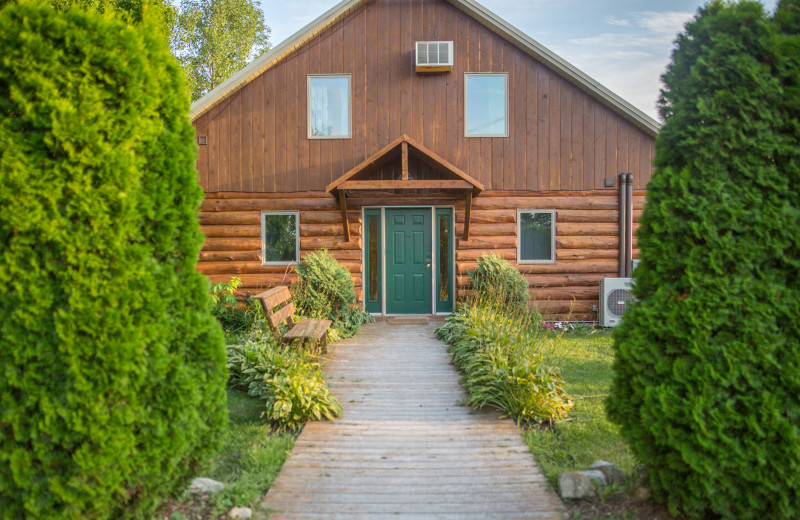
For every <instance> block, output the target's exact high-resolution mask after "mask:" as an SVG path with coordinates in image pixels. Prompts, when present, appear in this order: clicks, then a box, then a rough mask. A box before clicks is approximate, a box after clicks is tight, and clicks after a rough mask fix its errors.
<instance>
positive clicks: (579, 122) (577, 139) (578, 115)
mask: <svg viewBox="0 0 800 520" xmlns="http://www.w3.org/2000/svg"><path fill="white" fill-rule="evenodd" d="M570 90H571V91H572V111H571V116H572V121H571V125H570V130H571V132H572V134H571V135H572V138H571V141H570V188H569V189H571V190H580V189H583V187H584V184H583V168H584V165H583V153H584V152H583V146H584V137H585V135H586V129H585V128H584V126H583V93H582V92H581V91H579V90H578V89H577V88H575V87H572V86H570Z"/></svg>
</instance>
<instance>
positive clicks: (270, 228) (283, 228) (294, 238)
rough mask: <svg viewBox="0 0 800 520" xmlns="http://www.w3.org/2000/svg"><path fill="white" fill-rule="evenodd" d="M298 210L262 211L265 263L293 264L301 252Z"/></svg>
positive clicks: (262, 244) (262, 238) (262, 241)
mask: <svg viewBox="0 0 800 520" xmlns="http://www.w3.org/2000/svg"><path fill="white" fill-rule="evenodd" d="M299 224H300V218H299V214H298V212H296V211H262V212H261V259H262V263H263V264H293V263H296V262H297V261H298V255H299V253H300V244H299V237H300V233H299V230H298V227H299Z"/></svg>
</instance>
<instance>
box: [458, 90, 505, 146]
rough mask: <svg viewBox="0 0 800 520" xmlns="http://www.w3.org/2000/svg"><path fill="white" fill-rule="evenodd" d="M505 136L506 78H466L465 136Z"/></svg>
mask: <svg viewBox="0 0 800 520" xmlns="http://www.w3.org/2000/svg"><path fill="white" fill-rule="evenodd" d="M505 134H506V76H505V75H502V76H488V75H477V76H467V135H505Z"/></svg>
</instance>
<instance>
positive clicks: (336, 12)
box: [190, 0, 661, 137]
mask: <svg viewBox="0 0 800 520" xmlns="http://www.w3.org/2000/svg"><path fill="white" fill-rule="evenodd" d="M369 1H371V0H343V1H342V2H340V3H339V4H337V5H335V6H334V7H332V8H331V9H329V10H328V11H326V12H325V13H323V14H322V15H321V16H319V17H318V18H317V19H316V20H314V21H312V22H311V23H309V24H308V25H306V26H305V27H303V28H302V29H300V30H299V31H297V32H296V33H294V34H293V35H292V36H290V37H289V38H287V39H286V40H284V41H283V42H281V43H279V44H278V45H276V46H275V47H273V48H272V49H270V50H269V51H267V52H265V53H264V54H262V55H261V56H259V57H258V58H256V59H255V60H253V61H252V62H251V63H250V64H249V65H247V66H246V67H244V68H243V69H242V70H240V71H239V72H237V73H236V74H234V75H233V76H231V77H230V78H228V79H227V80H225V81H224V82H222V83H221V84H220V85H219V86H217V87H216V88H215V89H214V90H212V91H211V92H208V93H207V94H206V95H204V96H203V97H201V98H200V99H198V100H197V101H195V102H194V103H192V106H191V110H190V117H191V119H192V120H193V121H194V120H195V119H197V118H198V117H200V116H201V115H203V114H204V113H206V112H208V111H209V110H211V108H213V107H214V106H215V105H217V104H219V103H221V102H222V101H224V100H225V99H227V98H228V97H230V96H231V95H233V94H234V93H235V92H236V91H238V90H239V89H241V88H242V87H244V86H245V85H247V84H248V83H250V82H251V81H253V79H255V78H256V77H258V76H259V75H260V74H262V73H263V72H265V71H266V70H268V69H270V68H272V67H273V66H275V65H276V64H278V63H279V62H280V61H281V60H282V59H283V58H285V57H286V56H287V55H289V54H290V53H291V52H292V51H294V50H295V49H297V48H298V47H300V46H302V45H303V44H304V43H306V42H307V41H309V40H310V39H312V38H313V37H315V36H316V35H318V34H319V33H321V32H322V31H324V30H325V29H327V28H328V27H330V26H332V25H334V24H335V23H336V22H338V21H339V20H341V19H342V18H344V17H345V16H347V15H348V14H350V13H351V12H353V11H354V10H356V9H357V8H358V7H359V6H360V5H361V4H363V3H365V2H369ZM447 2H449V3H450V4H452V5H454V6H455V7H457V8H458V9H460V10H461V11H463V12H465V13H467V14H468V15H469V16H471V17H473V18H475V19H476V20H478V21H479V22H481V23H483V24H484V25H486V26H487V27H489V28H490V29H491V30H492V31H494V32H495V33H497V34H499V35H500V36H502V37H504V38H505V39H507V40H508V41H510V42H511V43H513V44H515V45H516V46H517V47H519V48H520V49H522V50H523V51H525V52H526V53H527V54H529V55H531V56H532V57H534V58H535V59H537V60H538V61H540V62H541V63H543V64H544V65H545V66H547V67H548V68H550V69H552V70H553V71H555V72H558V73H560V74H561V75H562V76H564V77H565V78H566V79H568V80H569V81H570V82H572V83H573V84H574V85H576V86H577V87H578V88H580V89H581V90H583V91H585V92H587V93H588V94H589V95H591V96H592V97H594V98H595V99H597V100H598V101H600V102H601V103H602V104H603V105H605V106H607V107H608V108H610V109H611V110H613V111H614V112H616V113H618V114H619V115H621V116H622V117H623V118H625V119H626V120H628V121H630V122H631V123H633V124H634V125H636V126H637V127H638V128H640V129H642V130H643V131H645V132H646V133H647V134H648V135H651V136H653V137H655V135H656V134H657V133H658V131H659V129H660V128H661V124H660V123H658V122H657V121H656V120H655V119H653V118H651V117H650V116H648V115H647V114H645V113H644V112H642V111H641V110H639V109H638V108H636V107H634V106H633V105H631V104H630V103H628V102H627V101H625V100H624V99H622V98H621V97H619V96H618V95H616V94H614V93H613V92H611V91H610V90H609V89H607V88H606V87H604V86H603V85H601V84H600V83H599V82H598V81H597V80H595V79H592V78H591V77H589V76H588V75H587V74H585V73H584V72H582V71H580V70H579V69H578V68H576V67H575V66H574V65H572V64H570V63H569V62H567V61H566V60H564V59H563V58H561V57H560V56H558V55H557V54H556V53H554V52H553V51H551V50H550V49H548V48H547V47H545V46H544V45H542V44H540V43H539V42H537V41H536V40H534V39H533V38H531V37H530V36H528V35H526V34H525V33H523V32H522V31H520V30H519V29H517V28H516V27H514V26H513V25H511V24H510V23H508V22H507V21H505V20H503V19H502V18H500V17H499V16H497V15H496V14H494V13H493V12H491V11H490V10H488V9H486V8H485V7H483V6H482V5H480V4H479V3H478V2H476V1H475V0H447Z"/></svg>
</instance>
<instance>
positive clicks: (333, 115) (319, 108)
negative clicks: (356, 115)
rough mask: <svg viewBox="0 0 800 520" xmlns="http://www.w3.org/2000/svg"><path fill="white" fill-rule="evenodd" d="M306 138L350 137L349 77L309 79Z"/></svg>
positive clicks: (315, 76)
mask: <svg viewBox="0 0 800 520" xmlns="http://www.w3.org/2000/svg"><path fill="white" fill-rule="evenodd" d="M308 137H309V139H347V138H349V137H350V75H349V74H332V75H324V76H322V75H311V76H308Z"/></svg>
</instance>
